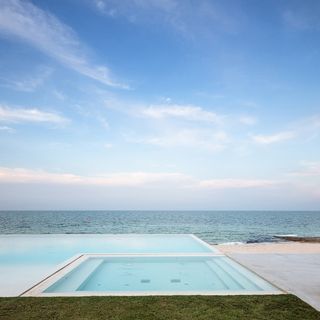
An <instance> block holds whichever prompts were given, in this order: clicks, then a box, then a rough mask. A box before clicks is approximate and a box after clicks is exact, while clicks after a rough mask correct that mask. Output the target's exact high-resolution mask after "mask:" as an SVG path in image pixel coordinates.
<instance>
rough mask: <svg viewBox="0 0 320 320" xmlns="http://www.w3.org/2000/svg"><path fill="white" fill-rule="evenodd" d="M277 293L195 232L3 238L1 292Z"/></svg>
mask: <svg viewBox="0 0 320 320" xmlns="http://www.w3.org/2000/svg"><path fill="white" fill-rule="evenodd" d="M248 293H250V294H262V293H272V294H274V293H281V292H280V291H279V290H277V289H276V288H274V287H273V286H272V285H271V284H269V283H268V282H266V281H264V280H263V279H261V278H260V277H258V276H257V275H255V274H253V273H252V272H250V271H248V270H247V269H245V268H243V267H241V266H240V265H238V264H237V263H235V262H233V261H232V260H230V259H229V258H227V257H225V256H224V255H222V254H221V253H220V252H219V251H218V250H216V249H214V248H213V247H212V246H210V245H209V244H207V243H205V242H204V241H202V240H200V239H199V238H197V237H195V236H193V235H188V234H187V235H181V234H180V235H171V234H162V235H155V234H145V235H142V234H131V235H102V234H101V235H93V234H91V235H88V234H84V235H53V234H52V235H7V236H0V296H17V295H21V294H23V295H31V296H39V295H40V296H46V295H49V296H50V295H51V296H52V295H54V296H55V295H58V296H59V295H67V296H68V295H70V296H72V295H150V294H248Z"/></svg>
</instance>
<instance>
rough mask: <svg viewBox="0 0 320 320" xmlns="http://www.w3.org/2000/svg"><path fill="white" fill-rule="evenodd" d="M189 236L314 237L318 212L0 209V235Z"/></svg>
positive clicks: (216, 239)
mask: <svg viewBox="0 0 320 320" xmlns="http://www.w3.org/2000/svg"><path fill="white" fill-rule="evenodd" d="M48 233H49V234H50V233H51V234H55V233H62V234H70V233H76V234H82V233H92V234H95V233H102V234H119V233H125V234H128V233H193V234H195V235H197V236H198V237H199V238H201V239H203V240H205V241H208V242H209V243H226V242H245V243H250V242H273V241H278V240H277V239H276V238H274V235H279V234H297V235H299V236H319V235H320V211H89V210H88V211H0V234H48Z"/></svg>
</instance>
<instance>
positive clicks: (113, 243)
mask: <svg viewBox="0 0 320 320" xmlns="http://www.w3.org/2000/svg"><path fill="white" fill-rule="evenodd" d="M214 252H215V251H214V249H211V248H210V247H209V246H208V245H206V244H205V243H204V242H202V241H200V240H199V239H197V238H195V237H193V236H191V235H170V234H169V235H152V234H149V235H136V234H131V235H102V234H72V235H68V234H47V235H2V236H0V296H16V295H19V294H21V293H22V292H24V291H25V290H27V289H29V288H30V287H31V286H32V285H34V284H35V283H37V282H39V281H41V280H42V279H43V278H45V277H46V276H48V275H50V274H51V273H53V272H54V271H55V270H56V269H57V268H58V267H60V266H62V265H64V264H65V263H66V261H68V260H70V259H71V258H72V257H74V256H76V255H80V254H84V253H107V254H113V253H115V254H138V253H140V254H151V253H157V254H159V253H163V254H165V253H168V254H176V253H180V254H181V253H182V254H194V253H195V254H203V253H204V254H206V253H214Z"/></svg>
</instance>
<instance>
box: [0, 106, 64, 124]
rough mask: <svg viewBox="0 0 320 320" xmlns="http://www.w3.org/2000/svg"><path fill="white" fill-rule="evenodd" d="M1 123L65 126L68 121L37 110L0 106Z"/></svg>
mask: <svg viewBox="0 0 320 320" xmlns="http://www.w3.org/2000/svg"><path fill="white" fill-rule="evenodd" d="M0 122H5V123H21V122H47V123H55V124H63V123H66V122H68V120H67V119H66V118H64V117H62V116H60V115H58V114H56V113H52V112H45V111H41V110H39V109H36V108H32V109H31V108H30V109H26V108H11V107H8V106H2V105H0Z"/></svg>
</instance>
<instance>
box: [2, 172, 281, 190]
mask: <svg viewBox="0 0 320 320" xmlns="http://www.w3.org/2000/svg"><path fill="white" fill-rule="evenodd" d="M0 183H44V184H67V185H89V186H90V185H91V186H105V187H138V186H164V185H170V186H176V187H179V188H188V189H190V188H195V189H199V188H200V189H209V190H210V189H248V188H270V187H272V186H276V185H279V182H278V181H272V180H258V179H256V180H251V179H211V180H199V179H197V178H194V177H192V176H189V175H186V174H183V173H176V172H175V173H167V172H164V173H163V172H120V173H108V174H101V175H95V176H82V175H75V174H72V173H52V172H47V171H43V170H30V169H25V168H6V167H0Z"/></svg>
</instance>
